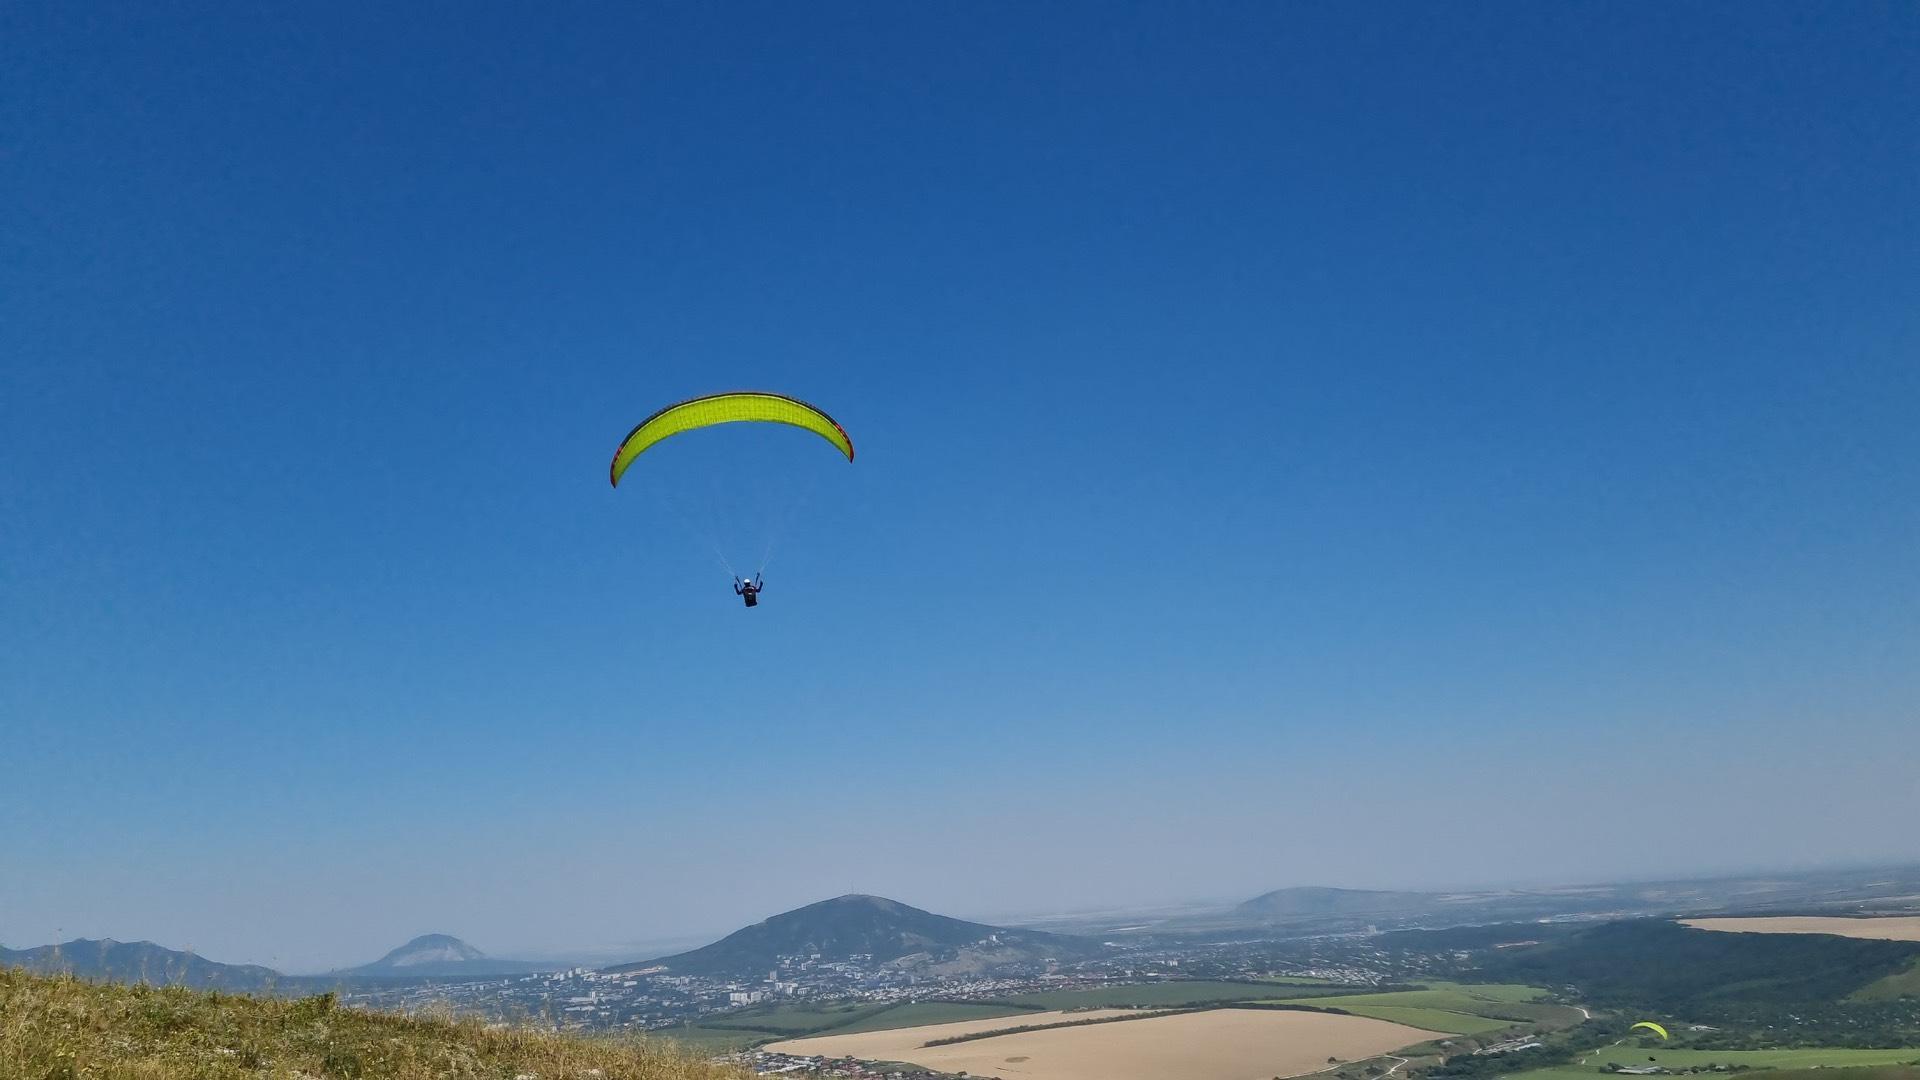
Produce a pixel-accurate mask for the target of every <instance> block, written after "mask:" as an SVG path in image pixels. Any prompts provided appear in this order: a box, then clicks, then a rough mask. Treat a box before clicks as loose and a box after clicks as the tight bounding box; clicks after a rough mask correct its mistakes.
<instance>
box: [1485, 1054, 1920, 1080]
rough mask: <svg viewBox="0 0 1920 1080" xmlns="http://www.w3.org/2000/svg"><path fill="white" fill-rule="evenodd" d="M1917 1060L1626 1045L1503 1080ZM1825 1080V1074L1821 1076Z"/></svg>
mask: <svg viewBox="0 0 1920 1080" xmlns="http://www.w3.org/2000/svg"><path fill="white" fill-rule="evenodd" d="M1650 1059H1651V1060H1650ZM1916 1061H1920V1048H1910V1049H1905V1050H1849V1049H1845V1048H1840V1047H1811V1048H1804V1049H1801V1048H1796V1049H1788V1050H1688V1049H1685V1048H1675V1049H1671V1050H1662V1049H1653V1050H1642V1049H1638V1048H1636V1047H1629V1046H1610V1047H1607V1048H1605V1049H1602V1050H1597V1051H1595V1052H1594V1054H1593V1056H1592V1057H1590V1058H1588V1059H1587V1063H1586V1064H1585V1065H1557V1066H1555V1067H1553V1068H1550V1069H1533V1070H1530V1071H1527V1072H1521V1073H1514V1074H1513V1075H1512V1076H1511V1077H1508V1078H1506V1080H1599V1078H1600V1077H1604V1076H1606V1075H1607V1074H1606V1073H1604V1072H1602V1071H1601V1066H1603V1065H1606V1064H1608V1063H1609V1062H1611V1063H1613V1064H1615V1065H1625V1066H1640V1065H1663V1066H1665V1067H1667V1068H1669V1069H1691V1068H1698V1067H1701V1066H1706V1065H1745V1066H1748V1067H1749V1068H1754V1069H1813V1068H1838V1067H1842V1066H1861V1065H1902V1064H1906V1063H1909V1062H1916ZM1821 1075H1822V1077H1825V1076H1826V1075H1827V1074H1825V1073H1823V1074H1821Z"/></svg>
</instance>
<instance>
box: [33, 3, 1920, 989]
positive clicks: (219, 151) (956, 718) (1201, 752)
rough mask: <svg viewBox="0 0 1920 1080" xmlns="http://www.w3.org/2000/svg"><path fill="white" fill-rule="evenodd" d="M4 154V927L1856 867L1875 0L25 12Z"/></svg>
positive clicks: (281, 942) (1905, 460) (1882, 564)
mask: <svg viewBox="0 0 1920 1080" xmlns="http://www.w3.org/2000/svg"><path fill="white" fill-rule="evenodd" d="M0 147H3V148H4V153H0V196H3V197H4V198H0V205H5V206H7V207H9V208H12V209H13V211H14V212H13V213H11V214H9V215H8V217H7V227H6V228H5V229H4V230H0V232H4V234H5V245H4V252H5V256H6V257H5V258H0V466H4V467H0V941H5V942H7V943H9V944H14V945H38V944H44V943H47V942H51V941H56V940H61V939H66V938H73V937H79V936H85V937H114V938H117V939H120V940H137V939H142V938H145V939H151V940H153V941H156V942H159V943H161V944H164V945H167V946H169V947H174V948H187V947H191V948H193V949H196V950H198V951H199V952H200V953H202V954H203V955H205V956H208V957H211V958H213V959H217V960H222V961H229V962H235V963H239V962H255V963H263V964H269V965H271V966H273V967H276V968H278V969H281V970H284V971H290V972H302V971H324V970H328V969H332V968H338V967H343V966H350V965H354V964H360V963H364V962H367V961H370V960H373V959H375V958H376V957H378V956H380V955H382V954H383V953H385V952H386V951H387V950H389V949H391V948H393V947H394V946H395V945H398V944H399V943H401V942H403V941H405V940H407V939H409V938H411V937H413V936H414V935H416V934H419V933H422V932H425V931H429V930H443V931H446V932H450V933H456V934H458V935H459V936H461V937H462V938H464V939H466V940H468V941H469V942H471V943H473V944H475V945H476V946H478V947H480V948H481V949H484V950H485V951H487V952H488V953H491V954H494V955H497V956H503V957H512V956H516V955H551V954H553V953H556V952H569V951H578V950H584V949H593V948H599V947H601V946H605V945H613V946H615V947H618V945H619V943H621V942H643V941H664V940H691V939H697V938H699V937H701V936H704V935H717V934H719V933H724V932H726V931H728V930H731V929H734V928H736V927H738V926H741V925H744V924H746V923H750V922H753V921H755V920H758V919H761V918H765V917H766V916H768V915H771V914H774V913H776V912H779V911H782V910H786V909H789V908H792V907H794V906H797V905H799V904H804V903H808V902H811V901H815V900H819V899H822V898H824V897H830V896H834V895H838V894H841V893H847V892H870V893H878V894H882V895H886V896H891V897H894V898H896V899H899V900H902V901H904V902H907V903H911V904H914V905H916V906H919V907H924V908H927V909H929V910H933V911H938V912H941V913H945V914H952V915H959V916H967V917H977V918H987V917H993V916H995V915H997V914H998V913H1002V912H1008V911H1017V910H1026V911H1047V910H1062V909H1071V908H1086V907H1094V906H1107V905H1111V906H1122V907H1126V906H1141V905H1154V904H1171V903H1178V902H1182V901H1185V900H1190V899H1193V898H1198V897H1221V898H1232V897H1238V898H1242V899H1244V898H1246V897H1251V896H1253V895H1256V894H1258V893H1261V892H1265V891H1267V890H1270V889H1274V888H1278V887H1282V886H1287V885H1309V884H1315V885H1336V886H1346V887H1355V888H1424V887H1432V886H1441V887H1455V886H1457V885H1459V884H1462V883H1473V882H1503V881H1567V882H1592V881H1606V880H1609V879H1645V878H1657V877H1675V876H1696V875H1702V874H1713V873H1718V872H1737V871H1745V870H1749V869H1752V868H1755V867H1769V866H1790V865H1794V864H1798V863H1803V862H1804V863H1820V864H1833V863H1862V862H1889V863H1892V862H1911V861H1915V860H1920V840H1916V838H1915V837H1914V835H1913V829H1912V823H1913V822H1915V821H1920V784H1916V783H1914V780H1913V765H1914V762H1916V761H1920V559H1916V557H1915V554H1916V552H1920V424H1917V423H1915V417H1916V416H1920V362H1916V357H1920V305H1916V304H1915V303H1914V295H1915V290H1914V284H1915V283H1916V282H1920V213H1916V209H1915V208H1916V207H1920V169H1917V168H1915V165H1916V163H1917V162H1920V21H1916V20H1915V19H1914V18H1913V17H1912V9H1911V8H1910V7H1899V6H1877V5H1872V4H1862V5H1850V6H1842V7H1833V8H1825V9H1820V10H1819V11H1818V13H1817V15H1811V14H1809V12H1808V10H1807V9H1805V8H1804V7H1800V6H1796V5H1793V4H1788V3H1755V4H1741V5H1730V4H1729V5H1718V6H1716V5H1704V6H1685V7H1667V6H1654V5H1647V6H1642V7H1632V6H1627V7H1621V6H1602V5H1585V6H1580V5H1537V4H1523V3H1517V2H1516V3H1494V4H1489V5H1479V6H1458V7H1403V8H1367V7H1360V6H1351V5H1308V4H1239V3H1220V4H1209V5H1200V6H1197V7H1196V6H1190V5H1160V6H1156V5H1146V6H1141V7H1137V8H1129V9H1126V10H1118V9H1116V8H1114V7H1113V6H1112V5H1093V4H1075V3H1061V4H1050V5H1046V6H1044V7H1032V8H1022V7H1015V6H977V5H951V6H939V5H931V6H914V7H901V8H876V7H839V8H835V7H824V8H822V7H808V8H797V7H789V6H779V5H764V6H761V5H746V6H737V7H724V8H713V7H703V8H698V9H685V8H663V9H652V8H624V9H578V10H576V11H575V12H574V13H573V14H571V15H561V14H556V13H553V12H549V11H546V10H538V11H536V10H534V9H532V8H528V7H525V6H515V5H503V4H491V3H484V2H481V3H473V4H465V5H460V6H457V7H437V8H436V7H426V8H411V7H409V8H405V9H394V10H386V11H374V10H339V9H333V8H328V9H324V10H323V9H317V8H316V9H308V10H298V9H295V10H286V9H274V10H267V9H260V10H253V9H228V10H212V11H184V10H172V9H162V8H143V7H140V6H138V5H134V6H127V7H113V6H107V7H101V6H99V5H62V4H55V3H41V2H38V0H29V2H23V3H14V4H9V5H6V7H5V8H4V10H3V11H0ZM735 388H764V389H768V390H773V391H778V392H781V393H784V394H791V395H794V396H797V397H799V398H803V399H805V400H807V401H811V402H813V403H815V404H817V405H818V406H820V407H821V408H824V409H826V410H827V411H828V412H830V413H832V415H833V416H834V418H835V419H836V420H838V421H839V422H840V423H842V424H843V425H844V426H845V428H846V430H847V432H849V433H850V435H851V438H852V440H853V443H854V444H855V445H856V446H857V447H858V448H859V453H858V455H857V459H856V460H855V461H854V462H853V463H851V464H849V463H848V461H847V460H846V459H845V458H844V457H842V456H841V455H840V454H839V453H836V452H835V451H834V450H833V449H830V448H828V447H827V446H826V445H825V444H824V443H822V442H821V441H820V440H819V439H817V438H815V437H814V436H812V435H810V434H807V433H805V432H799V431H794V430H792V429H789V428H776V427H773V426H771V425H749V424H737V425H730V426H729V427H727V428H724V429H715V430H713V431H704V432H695V433H691V434H688V435H685V436H683V437H680V438H676V439H674V440H671V441H670V443H668V444H664V445H663V446H662V447H660V448H659V449H658V450H657V451H649V455H648V457H647V458H646V459H645V460H643V461H642V462H641V463H640V464H638V465H636V467H635V470H634V471H633V472H631V473H629V474H628V477H627V478H626V479H624V480H623V481H622V482H621V486H620V487H619V489H618V490H615V489H613V488H610V487H609V485H608V461H609V459H610V458H611V456H612V454H613V451H614V449H615V447H616V445H618V443H619V441H620V440H621V439H622V438H623V437H624V436H625V435H626V434H627V432H628V431H629V430H630V429H631V428H632V427H633V425H634V424H636V423H637V422H639V421H640V420H641V419H642V418H644V417H646V416H648V415H649V414H651V413H653V412H654V411H655V410H656V409H658V408H660V407H662V406H663V405H666V404H668V403H670V402H673V401H676V400H680V399H683V398H686V397H689V396H692V395H696V394H703V393H708V392H713V391H718V390H726V389H735ZM676 492H679V493H687V492H691V493H692V497H693V498H694V500H695V501H699V500H700V499H701V498H702V495H701V493H702V492H704V499H705V503H704V507H703V509H710V510H713V511H714V512H715V516H716V517H728V516H730V517H732V518H738V519H741V521H742V522H744V527H745V528H747V529H748V530H750V531H751V530H757V529H758V528H759V527H760V525H761V524H763V523H765V524H768V525H769V531H770V532H771V531H773V530H772V524H773V522H774V521H775V519H777V520H779V521H786V520H788V519H789V517H790V518H791V522H792V524H791V527H790V528H788V529H786V530H785V531H784V532H782V533H781V534H780V536H779V546H778V548H777V551H776V550H774V549H772V548H771V547H768V548H762V547H760V546H759V542H758V535H759V534H758V532H752V540H751V542H750V543H746V544H744V545H742V546H736V547H734V548H733V549H732V550H733V551H734V553H735V554H734V555H732V556H729V555H728V554H727V553H726V552H725V551H722V552H720V553H719V558H718V559H716V558H715V552H714V551H712V550H710V549H709V548H708V547H707V546H706V544H705V542H704V540H703V538H701V537H699V536H693V535H689V530H688V529H687V528H685V527H683V526H684V523H683V522H681V521H679V520H676V518H675V515H674V513H672V512H670V511H671V510H672V507H665V508H663V505H662V503H661V501H660V500H659V499H657V498H656V496H658V495H660V494H663V493H667V494H673V493H676ZM789 509H791V510H792V511H793V513H792V514H791V515H789V514H788V510H789ZM730 527H731V526H730ZM695 531H697V530H695ZM746 535H747V533H735V532H728V533H726V534H725V536H724V540H725V543H727V544H739V543H740V541H741V538H742V537H743V536H746ZM723 546H724V545H723ZM768 554H771V555H772V562H771V563H770V564H769V565H767V566H766V575H767V580H768V591H767V594H766V598H765V601H764V602H763V603H761V604H760V605H759V606H758V607H757V608H755V609H754V610H752V611H747V610H744V608H743V607H742V605H741V603H740V602H739V600H738V599H736V597H735V596H734V595H733V593H732V591H731V589H730V582H729V577H730V574H729V571H730V570H732V569H740V568H744V569H748V570H751V569H752V568H753V565H754V560H756V559H758V560H765V559H766V558H767V557H768ZM733 558H739V559H741V560H742V562H741V565H740V566H739V567H735V566H734V564H733V562H732V559H733Z"/></svg>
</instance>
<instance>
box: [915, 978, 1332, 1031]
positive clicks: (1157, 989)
mask: <svg viewBox="0 0 1920 1080" xmlns="http://www.w3.org/2000/svg"><path fill="white" fill-rule="evenodd" d="M1287 985H1288V986H1289V987H1290V988H1291V987H1295V986H1297V987H1298V989H1299V990H1311V989H1313V986H1312V985H1311V984H1307V985H1300V984H1287ZM1274 986H1275V984H1274V983H1270V982H1268V983H1242V982H1211V981H1202V980H1196V981H1193V982H1164V983H1147V984H1145V985H1143V986H1108V987H1102V988H1100V989H1098V990H1055V991H1047V992H1044V993H1038V994H1018V995H1015V996H1013V997H1011V998H1008V999H1007V1000H1008V1001H1011V1002H1012V1003H1013V1004H1015V1005H1033V1006H1037V1007H1039V1008H1041V1009H1092V1008H1127V1007H1129V1006H1148V1005H1151V1006H1168V1005H1197V1004H1199V1003H1201V1002H1206V1001H1260V1000H1264V999H1270V998H1272V997H1273V992H1274ZM1343 989H1344V988H1343ZM1304 996H1305V997H1306V998H1308V999H1310V1000H1311V999H1315V998H1316V997H1317V995H1312V994H1308V995H1304ZM889 1026H891V1025H889Z"/></svg>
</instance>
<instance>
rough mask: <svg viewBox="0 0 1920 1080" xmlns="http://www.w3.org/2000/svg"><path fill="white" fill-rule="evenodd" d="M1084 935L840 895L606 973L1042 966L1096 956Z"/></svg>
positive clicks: (961, 970)
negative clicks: (850, 965)
mask: <svg viewBox="0 0 1920 1080" xmlns="http://www.w3.org/2000/svg"><path fill="white" fill-rule="evenodd" d="M1099 951H1100V946H1099V945H1098V944H1097V943H1095V942H1092V941H1089V940H1087V939H1085V938H1074V937H1066V936H1064V935H1061V934H1048V933H1044V932H1042V931H1038V930H1010V929H1007V928H1005V927H999V926H988V925H986V924H984V923H974V922H966V921H964V920H961V919H950V918H948V917H946V916H945V915H935V914H933V913H932V912H928V911H922V910H920V909H919V908H917V907H909V906H908V905H906V904H902V903H900V902H899V901H897V900H888V899H886V898H885V897H881V896H857V895H849V896H841V897H836V898H835V899H832V900H822V901H820V902H819V903H817V904H808V905H807V906H806V907H803V908H797V909H795V910H793V911H789V912H786V913H785V914H781V915H775V916H773V917H772V918H770V919H767V920H766V921H764V922H758V923H755V924H753V925H752V926H749V927H747V928H745V929H743V930H736V931H734V932H733V933H731V934H728V935H727V936H726V937H724V938H721V939H720V940H719V941H716V942H714V943H713V944H711V945H706V946H703V947H701V948H698V949H694V950H693V951H692V952H684V953H680V954H678V955H676V956H667V957H662V958H661V959H658V960H648V961H643V962H641V963H638V964H622V965H620V966H618V967H613V968H608V969H607V970H608V971H625V972H631V971H652V970H658V971H660V972H662V973H671V974H674V975H714V976H726V977H731V976H744V977H759V978H764V977H765V976H766V974H767V973H768V972H769V971H773V970H775V969H777V968H779V967H781V966H782V965H783V964H785V965H786V966H787V967H788V969H789V970H796V969H798V968H800V967H802V966H805V965H815V964H828V963H840V962H846V961H850V960H854V959H855V958H856V957H857V958H860V960H859V962H861V963H864V964H871V965H886V966H890V967H896V968H902V969H908V970H913V971H917V972H925V973H927V974H936V975H955V974H966V973H970V972H983V971H992V970H996V969H1004V968H1038V967H1041V966H1044V965H1045V964H1046V963H1047V962H1049V961H1062V962H1064V961H1069V960H1077V959H1082V958H1085V957H1088V956H1092V955H1095V954H1097V953H1098V952H1099Z"/></svg>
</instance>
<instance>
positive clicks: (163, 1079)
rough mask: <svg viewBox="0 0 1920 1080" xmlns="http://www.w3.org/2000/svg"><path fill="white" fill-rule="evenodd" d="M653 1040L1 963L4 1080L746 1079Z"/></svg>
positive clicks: (0, 1052) (324, 997)
mask: <svg viewBox="0 0 1920 1080" xmlns="http://www.w3.org/2000/svg"><path fill="white" fill-rule="evenodd" d="M739 1076H740V1074H739V1073H737V1072H734V1071H731V1070H728V1069H724V1068H721V1067H719V1066H715V1065H709V1064H707V1063H705V1062H702V1061H699V1060H698V1059H695V1058H691V1057H688V1056H687V1055H686V1054H684V1053H683V1052H681V1051H680V1050H678V1049H677V1048H675V1047H673V1046H672V1045H671V1044H668V1043H664V1042H660V1041H654V1040H623V1041H615V1040H607V1039H593V1038H584V1037H579V1036H569V1035H556V1034H553V1033H550V1032H542V1031H531V1030H526V1029H514V1028H502V1029H489V1028H487V1027H486V1026H484V1025H482V1024H481V1023H479V1022H478V1021H473V1020H450V1019H423V1018H415V1017H402V1016H390V1015H386V1014H382V1013H367V1012H361V1011H359V1010H356V1009H342V1008H336V1007H335V1006H334V1003H333V997H332V995H330V994H328V995H322V996H320V997H311V998H300V999H286V1000H281V999H274V998H254V997H244V996H237V995H233V994H215V993H206V992H202V991H197V990H186V989H180V988H177V987H166V988H154V987H147V986H109V985H102V984H97V983H88V982H82V981H80V980H78V979H73V978H70V977H66V976H44V975H31V974H28V973H26V972H24V971H19V970H0V1077H5V1078H6V1080H241V1078H247V1080H256V1078H271V1080H386V1078H389V1077H391V1078H394V1080H442V1078H446V1077H455V1078H462V1080H466V1078H473V1080H515V1078H526V1077H532V1078H537V1080H737V1078H738V1077H739Z"/></svg>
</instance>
